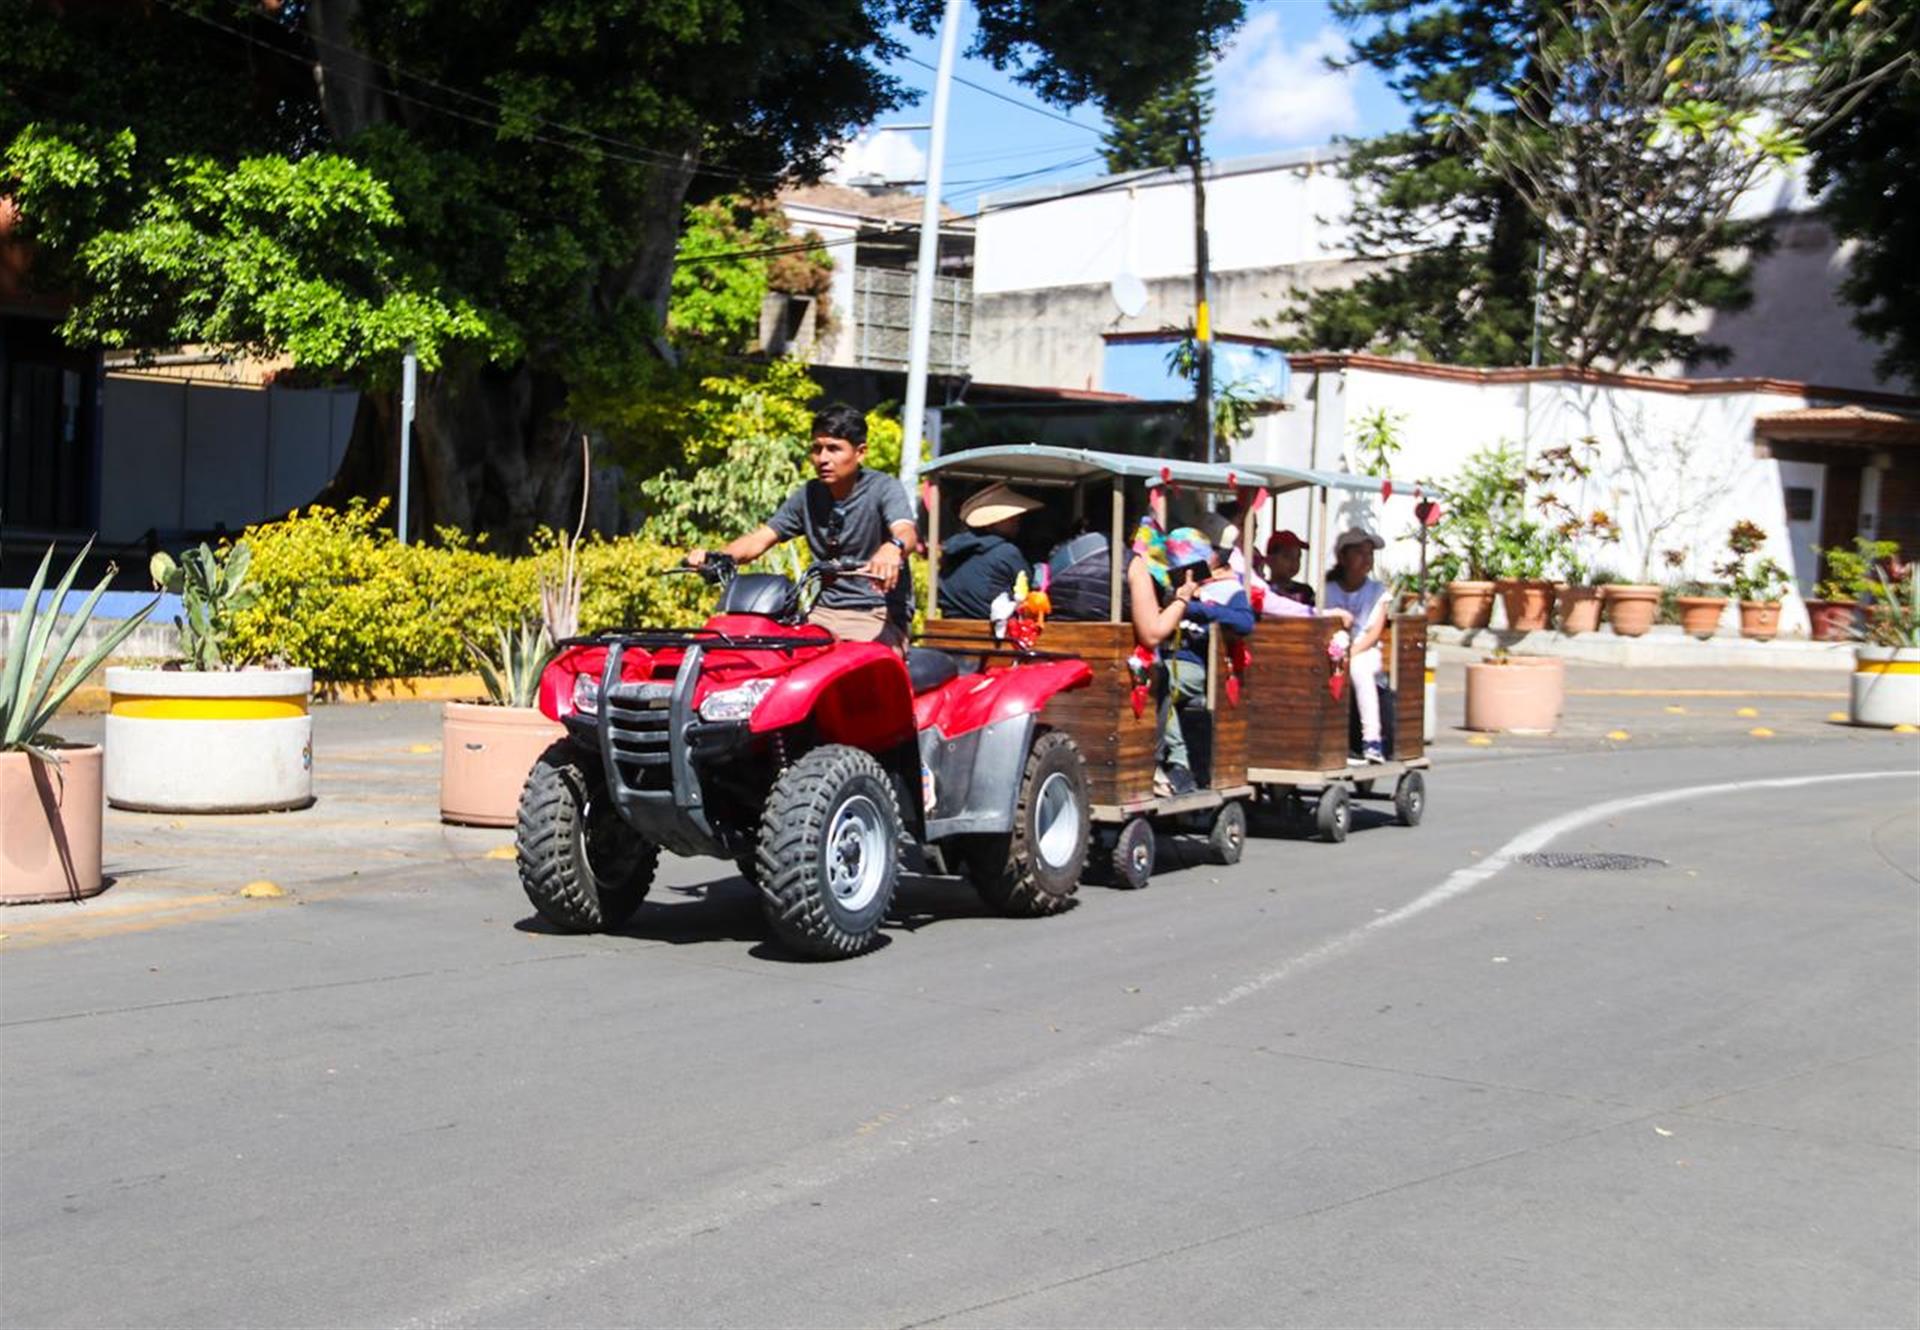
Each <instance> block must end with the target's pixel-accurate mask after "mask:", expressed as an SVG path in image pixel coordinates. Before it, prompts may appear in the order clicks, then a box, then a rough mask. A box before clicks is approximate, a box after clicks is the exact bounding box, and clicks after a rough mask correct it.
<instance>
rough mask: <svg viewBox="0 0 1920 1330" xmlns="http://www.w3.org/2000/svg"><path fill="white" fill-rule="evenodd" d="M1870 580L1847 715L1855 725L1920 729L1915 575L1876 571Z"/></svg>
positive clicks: (1919, 614) (1918, 579) (1918, 581)
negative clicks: (1864, 637) (1868, 610)
mask: <svg viewBox="0 0 1920 1330" xmlns="http://www.w3.org/2000/svg"><path fill="white" fill-rule="evenodd" d="M1889 562H1892V560H1891V559H1889ZM1874 579H1875V581H1876V582H1877V583H1878V586H1877V587H1876V589H1875V591H1874V605H1873V615H1872V618H1871V620H1870V622H1869V627H1868V629H1867V634H1868V638H1869V640H1868V641H1867V642H1866V643H1865V644H1864V645H1862V646H1860V647H1857V648H1855V650H1854V664H1853V691H1852V696H1851V699H1850V704H1849V706H1848V711H1847V714H1848V715H1849V716H1850V717H1851V718H1852V720H1853V723H1854V724H1855V725H1876V726H1879V727H1881V728H1883V729H1891V728H1892V727H1893V726H1896V725H1916V726H1920V571H1916V567H1915V565H1913V564H1907V565H1905V566H1899V565H1896V566H1895V568H1894V571H1893V572H1892V573H1891V574H1889V573H1888V572H1887V571H1885V570H1884V569H1882V568H1879V567H1876V568H1875V570H1874Z"/></svg>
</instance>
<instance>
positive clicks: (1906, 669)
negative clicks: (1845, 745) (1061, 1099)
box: [1849, 646, 1920, 728]
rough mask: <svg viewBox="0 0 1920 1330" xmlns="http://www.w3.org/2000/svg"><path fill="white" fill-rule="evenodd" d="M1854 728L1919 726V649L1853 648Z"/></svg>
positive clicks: (1852, 711) (1852, 708)
mask: <svg viewBox="0 0 1920 1330" xmlns="http://www.w3.org/2000/svg"><path fill="white" fill-rule="evenodd" d="M1853 659H1854V664H1853V701H1852V706H1851V707H1850V708H1849V714H1850V715H1851V716H1852V719H1853V723H1854V724H1855V725H1878V726H1881V727H1882V728H1891V727H1892V726H1895V725H1920V647H1870V646H1869V647H1856V648H1855V649H1854V653H1853Z"/></svg>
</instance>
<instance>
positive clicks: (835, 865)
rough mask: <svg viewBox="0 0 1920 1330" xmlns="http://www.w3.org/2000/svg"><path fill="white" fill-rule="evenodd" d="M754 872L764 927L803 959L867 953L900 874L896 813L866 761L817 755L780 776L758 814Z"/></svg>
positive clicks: (843, 749) (835, 747)
mask: <svg viewBox="0 0 1920 1330" xmlns="http://www.w3.org/2000/svg"><path fill="white" fill-rule="evenodd" d="M756 850H757V853H758V856H759V871H758V873H757V874H756V878H757V882H758V885H759V888H760V901H761V905H762V906H763V907H764V909H765V911H766V915H767V922H768V923H769V924H770V925H772V927H773V931H774V933H775V935H776V936H778V937H779V939H780V941H782V942H783V943H785V944H786V945H787V946H789V947H791V948H792V949H793V950H794V951H797V952H799V953H800V954H801V955H804V956H811V957H815V958H818V959H822V960H832V959H836V958H839V957H842V956H852V955H855V954H856V953H858V952H861V951H864V950H866V948H867V947H868V946H869V945H870V944H871V943H872V942H873V939H874V935H875V934H876V933H878V932H879V931H880V921H881V920H883V919H885V918H886V915H887V908H888V907H889V906H890V905H892V904H893V892H894V887H895V886H896V885H897V883H898V881H899V875H900V808H899V805H898V803H897V802H896V800H895V798H894V792H893V781H892V780H891V779H890V778H889V777H888V775H887V770H886V768H885V767H883V766H881V765H880V763H879V762H878V761H877V760H876V759H875V758H874V757H873V755H872V754H870V753H867V752H864V751H862V750H861V749H858V748H850V747H848V746H847V745H845V744H826V745H824V746H822V747H819V748H816V749H814V750H813V751H812V752H810V753H808V754H807V755H806V756H805V757H803V758H801V759H800V760H799V761H798V762H795V763H794V764H793V765H792V766H790V767H788V768H787V769H786V770H785V771H783V772H782V773H780V779H779V780H777V781H775V782H774V785H773V792H772V794H771V795H769V796H768V798H767V806H766V808H765V810H764V811H763V812H762V813H761V816H760V835H759V839H758V844H757V846H756Z"/></svg>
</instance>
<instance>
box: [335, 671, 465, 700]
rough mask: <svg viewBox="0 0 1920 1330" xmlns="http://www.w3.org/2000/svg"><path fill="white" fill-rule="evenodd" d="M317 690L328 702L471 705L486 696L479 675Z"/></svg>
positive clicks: (377, 681)
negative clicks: (453, 703)
mask: <svg viewBox="0 0 1920 1330" xmlns="http://www.w3.org/2000/svg"><path fill="white" fill-rule="evenodd" d="M315 688H316V689H317V690H318V691H319V692H320V693H321V695H322V696H323V697H325V698H326V699H327V701H329V702H471V701H473V700H474V699H476V698H482V697H485V696H486V695H487V686H486V685H485V684H483V683H481V682H480V676H479V675H477V674H416V675H408V676H404V677H402V678H398V679H365V680H361V681H358V682H352V683H327V684H316V685H315Z"/></svg>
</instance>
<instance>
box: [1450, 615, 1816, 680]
mask: <svg viewBox="0 0 1920 1330" xmlns="http://www.w3.org/2000/svg"><path fill="white" fill-rule="evenodd" d="M1427 638H1428V641H1430V642H1432V643H1434V644H1435V645H1437V646H1440V647H1443V648H1451V649H1455V650H1458V651H1459V652H1460V653H1461V654H1460V656H1459V659H1462V660H1478V659H1479V658H1480V657H1482V656H1484V655H1486V654H1487V653H1488V652H1490V651H1494V650H1496V649H1500V648H1505V649H1506V650H1507V651H1509V652H1511V653H1513V654H1514V655H1516V656H1559V657H1562V658H1563V659H1565V660H1569V661H1582V662H1586V663H1589V664H1594V665H1613V666H1618V667H1623V668H1627V669H1633V670H1640V669H1649V668H1651V669H1698V670H1821V671H1829V672H1832V673H1836V674H1837V673H1843V672H1851V671H1852V669H1853V648H1854V644H1853V643H1852V642H1811V641H1808V640H1807V639H1805V638H1776V639H1775V640H1773V641H1771V642H1755V641H1749V640H1747V639H1745V638H1741V637H1735V636H1724V637H1710V638H1708V639H1706V640H1705V641H1701V640H1700V639H1699V638H1696V637H1689V636H1687V635H1686V634H1685V633H1683V632H1681V631H1680V629H1679V628H1678V627H1677V626H1674V625H1670V624H1663V625H1661V626H1659V627H1656V628H1654V629H1653V630H1652V631H1650V632H1649V633H1648V634H1647V635H1646V636H1645V637H1616V636H1614V634H1612V633H1610V632H1606V631H1604V630H1603V631H1600V632H1593V633H1576V634H1574V635H1573V636H1571V637H1569V636H1568V635H1567V634H1565V633H1557V632H1540V633H1515V632H1509V631H1507V630H1506V629H1504V628H1471V629H1465V630H1462V629H1459V628H1454V627H1451V626H1449V625H1445V624H1439V625H1435V626H1433V627H1431V628H1429V629H1428V630H1427Z"/></svg>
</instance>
